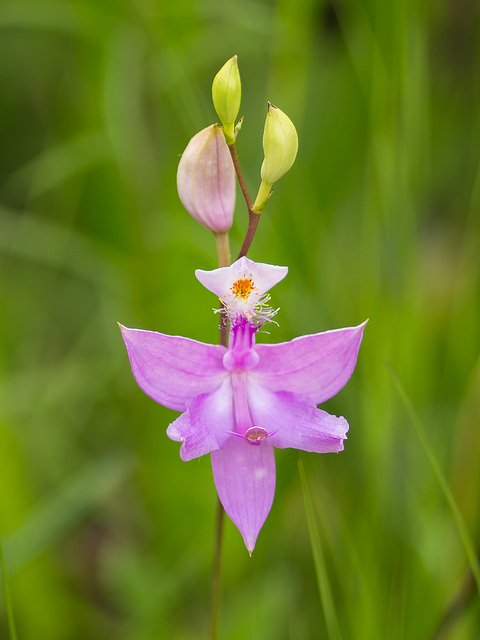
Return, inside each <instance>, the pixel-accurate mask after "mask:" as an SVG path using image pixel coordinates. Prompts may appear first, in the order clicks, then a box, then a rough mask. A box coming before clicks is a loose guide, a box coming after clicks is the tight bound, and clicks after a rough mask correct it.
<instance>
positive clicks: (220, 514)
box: [210, 231, 230, 640]
mask: <svg viewBox="0 0 480 640" xmlns="http://www.w3.org/2000/svg"><path fill="white" fill-rule="evenodd" d="M215 243H216V245H217V257H218V266H219V267H228V266H230V244H229V240H228V231H226V232H224V233H216V234H215ZM219 342H220V344H221V345H223V346H224V347H226V346H227V344H228V322H227V313H226V311H225V309H223V310H222V312H221V314H220V336H219ZM224 514H225V511H224V509H223V506H222V503H221V502H220V498H219V499H218V503H217V517H216V524H215V534H214V542H213V561H212V586H211V609H210V638H211V640H215V639H216V638H217V628H218V610H219V608H220V574H221V558H222V537H223V520H224Z"/></svg>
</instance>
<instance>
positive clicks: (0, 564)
mask: <svg viewBox="0 0 480 640" xmlns="http://www.w3.org/2000/svg"><path fill="white" fill-rule="evenodd" d="M0 568H1V571H2V581H3V593H4V595H5V611H6V614H7V620H8V630H9V632H10V640H17V631H16V629H15V620H14V618H13V607H12V599H11V597H10V585H9V582H8V575H7V570H6V568H5V560H4V558H3V548H2V543H1V541H0Z"/></svg>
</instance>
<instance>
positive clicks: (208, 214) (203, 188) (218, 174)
mask: <svg viewBox="0 0 480 640" xmlns="http://www.w3.org/2000/svg"><path fill="white" fill-rule="evenodd" d="M177 188H178V195H179V196H180V200H181V201H182V204H183V206H184V207H185V209H186V210H187V211H188V213H189V214H190V215H191V216H193V217H194V218H195V220H197V221H198V222H200V224H203V226H204V227H207V229H210V231H213V233H223V232H225V231H228V230H229V229H230V227H231V226H232V220H233V210H234V207H235V169H234V167H233V161H232V158H231V156H230V151H229V150H228V146H227V143H226V142H225V137H224V135H223V133H222V130H221V128H220V127H219V126H218V124H212V125H211V126H210V127H207V128H206V129H203V130H202V131H200V132H199V133H197V135H195V136H194V137H193V138H192V139H191V140H190V142H189V143H188V145H187V148H186V149H185V151H184V152H183V155H182V157H181V159H180V164H179V165H178V172H177Z"/></svg>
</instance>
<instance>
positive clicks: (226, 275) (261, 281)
mask: <svg viewBox="0 0 480 640" xmlns="http://www.w3.org/2000/svg"><path fill="white" fill-rule="evenodd" d="M287 272H288V267H279V266H277V265H273V264H264V263H261V262H254V261H253V260H250V259H249V258H247V257H245V256H244V257H243V258H239V259H238V260H237V261H236V262H234V263H233V264H232V265H230V266H229V267H220V269H214V270H213V271H203V270H202V269H197V270H196V271H195V275H196V276H197V279H198V280H199V281H200V282H201V283H202V284H203V286H204V287H206V288H207V289H208V290H209V291H212V293H215V294H216V295H217V296H218V297H219V298H220V299H221V300H224V299H225V298H227V297H228V296H229V295H230V290H231V287H232V285H233V283H234V282H236V281H237V280H240V279H252V280H253V283H254V286H255V288H256V290H257V295H258V296H262V295H263V294H264V293H266V292H267V291H268V290H269V289H271V288H272V287H273V286H274V285H276V284H277V283H278V282H280V280H283V278H284V277H285V276H286V275H287Z"/></svg>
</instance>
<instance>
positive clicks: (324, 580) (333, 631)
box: [297, 455, 342, 640]
mask: <svg viewBox="0 0 480 640" xmlns="http://www.w3.org/2000/svg"><path fill="white" fill-rule="evenodd" d="M297 460H298V470H299V473H300V482H301V484H302V493H303V500H304V503H305V513H306V516H307V524H308V533H309V535H310V544H311V545H312V553H313V561H314V564H315V573H316V576H317V584H318V590H319V593H320V600H321V601H322V608H323V613H324V615H325V624H326V626H327V633H328V637H329V640H340V639H341V637H342V636H341V633H340V627H339V625H338V617H337V612H336V610H335V604H334V602H333V597H332V591H331V589H330V582H329V580H328V575H327V568H326V566H325V560H324V557H323V551H322V545H321V542H320V536H319V534H318V528H317V523H316V522H315V514H314V511H313V502H312V496H311V493H310V489H309V487H308V481H307V476H306V474H305V467H304V465H303V461H302V458H301V457H300V455H298V456H297Z"/></svg>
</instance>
